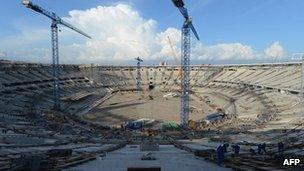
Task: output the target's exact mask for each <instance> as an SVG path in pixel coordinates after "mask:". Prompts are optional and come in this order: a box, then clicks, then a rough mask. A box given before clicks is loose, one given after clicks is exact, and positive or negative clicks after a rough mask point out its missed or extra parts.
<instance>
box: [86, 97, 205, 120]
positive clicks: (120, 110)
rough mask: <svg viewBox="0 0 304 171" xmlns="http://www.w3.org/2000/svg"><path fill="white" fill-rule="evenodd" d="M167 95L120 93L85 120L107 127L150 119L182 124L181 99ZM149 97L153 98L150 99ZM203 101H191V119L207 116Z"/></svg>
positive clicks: (93, 111) (87, 115)
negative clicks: (203, 108)
mask: <svg viewBox="0 0 304 171" xmlns="http://www.w3.org/2000/svg"><path fill="white" fill-rule="evenodd" d="M165 94H167V93H162V92H149V93H145V94H139V93H138V92H134V93H132V92H120V93H117V94H116V95H114V96H113V97H111V98H110V99H108V100H107V101H106V102H104V103H103V104H101V105H100V106H98V107H96V108H95V109H93V110H92V111H90V112H89V113H87V114H86V115H85V116H84V118H85V119H88V120H91V121H95V122H100V123H103V124H106V125H113V124H121V123H122V122H124V121H130V120H136V119H141V118H149V119H156V120H166V121H174V122H177V123H179V122H180V97H167V98H165V97H163V95H165ZM149 95H150V96H151V97H152V98H153V100H152V99H151V98H149ZM202 103H203V102H201V101H197V100H196V99H190V106H191V108H192V111H191V113H190V119H192V120H198V119H202V118H203V117H204V116H205V114H204V111H203V110H202V109H201V108H202Z"/></svg>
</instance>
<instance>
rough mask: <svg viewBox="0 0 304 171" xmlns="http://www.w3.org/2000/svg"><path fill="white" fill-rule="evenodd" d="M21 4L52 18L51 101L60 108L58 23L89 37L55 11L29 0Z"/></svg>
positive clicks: (55, 106)
mask: <svg viewBox="0 0 304 171" xmlns="http://www.w3.org/2000/svg"><path fill="white" fill-rule="evenodd" d="M22 3H23V5H24V6H25V7H27V8H29V9H32V10H34V11H36V12H38V13H40V14H42V15H44V16H46V17H48V18H50V19H51V20H52V24H51V41H52V62H53V68H52V70H53V101H54V109H55V110H60V109H61V105H60V87H59V86H60V66H59V49H58V24H61V25H63V26H65V27H68V28H70V29H71V30H74V31H75V32H78V33H79V34H81V35H83V36H85V37H87V38H90V39H91V37H90V36H89V35H88V34H86V33H85V32H83V31H81V30H80V29H78V28H76V27H74V26H73V25H71V24H69V23H67V22H65V21H64V20H62V19H61V18H60V17H58V16H57V15H56V14H55V13H53V12H49V11H47V10H45V9H43V8H42V7H40V6H38V5H35V4H33V3H32V2H31V1H30V0H23V1H22Z"/></svg>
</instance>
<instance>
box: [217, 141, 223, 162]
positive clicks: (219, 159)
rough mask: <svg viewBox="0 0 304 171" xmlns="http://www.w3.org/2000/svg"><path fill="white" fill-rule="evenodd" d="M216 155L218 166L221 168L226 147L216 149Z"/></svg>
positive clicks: (221, 146)
mask: <svg viewBox="0 0 304 171" xmlns="http://www.w3.org/2000/svg"><path fill="white" fill-rule="evenodd" d="M216 153H217V164H218V165H219V166H221V164H222V162H223V161H224V158H225V157H224V153H225V152H224V145H223V144H221V145H220V146H219V147H217V149H216Z"/></svg>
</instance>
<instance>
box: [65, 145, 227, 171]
mask: <svg viewBox="0 0 304 171" xmlns="http://www.w3.org/2000/svg"><path fill="white" fill-rule="evenodd" d="M145 153H147V152H146V151H144V152H143V151H140V150H139V147H138V146H137V148H130V146H126V147H125V148H123V149H120V150H117V151H114V152H111V153H109V154H107V156H106V157H103V158H101V157H100V158H98V159H96V160H93V161H90V162H87V163H84V164H82V165H79V166H75V167H71V168H68V169H66V171H75V170H77V171H100V170H106V171H126V170H127V168H128V167H156V166H158V167H161V170H162V171H179V170H181V171H198V170H208V171H225V170H231V169H229V168H223V167H219V166H217V165H216V164H214V163H209V162H207V161H204V160H202V159H201V158H196V157H195V156H194V155H192V154H190V153H188V152H186V151H182V150H179V149H177V148H175V147H174V146H172V145H161V146H160V150H159V151H153V152H152V156H153V157H155V158H156V160H150V161H149V160H146V161H144V160H141V157H142V155H143V154H145Z"/></svg>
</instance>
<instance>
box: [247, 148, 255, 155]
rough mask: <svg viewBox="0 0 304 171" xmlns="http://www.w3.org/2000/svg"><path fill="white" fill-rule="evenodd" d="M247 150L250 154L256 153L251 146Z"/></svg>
mask: <svg viewBox="0 0 304 171" xmlns="http://www.w3.org/2000/svg"><path fill="white" fill-rule="evenodd" d="M249 152H250V154H251V155H252V156H254V155H256V152H255V150H254V149H253V148H250V150H249Z"/></svg>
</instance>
